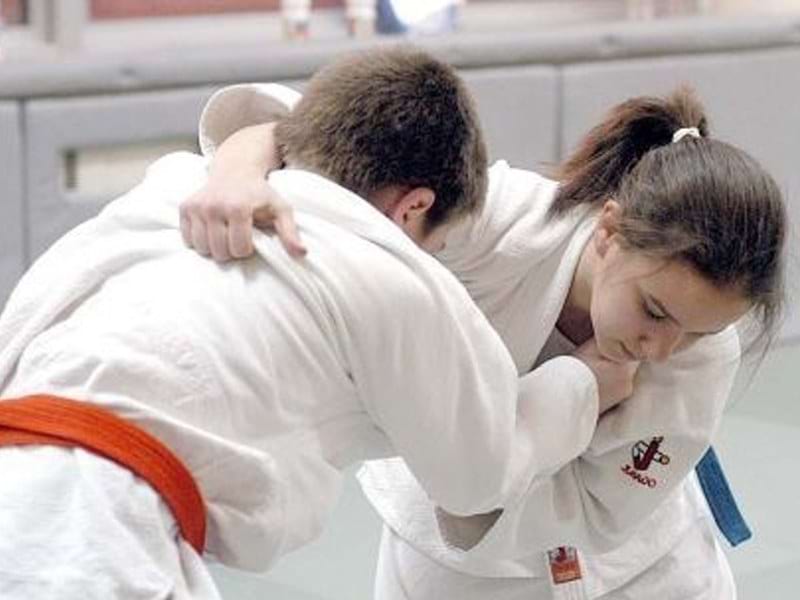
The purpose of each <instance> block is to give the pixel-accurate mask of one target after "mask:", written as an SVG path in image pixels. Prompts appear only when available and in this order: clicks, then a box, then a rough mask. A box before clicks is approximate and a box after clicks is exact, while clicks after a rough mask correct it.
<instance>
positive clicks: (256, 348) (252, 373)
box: [0, 154, 597, 600]
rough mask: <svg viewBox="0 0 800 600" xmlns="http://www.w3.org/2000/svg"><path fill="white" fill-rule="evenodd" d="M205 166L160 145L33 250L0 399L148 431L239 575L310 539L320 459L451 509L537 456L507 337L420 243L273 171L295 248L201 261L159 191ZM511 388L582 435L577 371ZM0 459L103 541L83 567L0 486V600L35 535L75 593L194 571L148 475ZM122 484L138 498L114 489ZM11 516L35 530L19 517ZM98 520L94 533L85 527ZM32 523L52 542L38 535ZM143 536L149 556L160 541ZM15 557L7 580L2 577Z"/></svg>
mask: <svg viewBox="0 0 800 600" xmlns="http://www.w3.org/2000/svg"><path fill="white" fill-rule="evenodd" d="M205 167H206V162H205V161H204V160H203V159H202V158H201V157H198V156H194V155H191V154H175V155H169V156H167V157H165V158H163V159H161V160H160V161H158V162H157V163H156V164H155V165H153V166H152V167H151V168H150V170H149V172H148V175H147V177H146V179H145V181H144V182H143V183H142V184H141V185H140V186H138V187H137V188H135V189H134V190H133V191H132V192H130V193H129V194H127V195H126V196H124V197H122V198H120V199H119V200H117V201H115V202H112V203H111V204H110V205H109V206H108V207H106V209H104V210H103V211H102V213H101V214H100V215H99V216H98V217H96V218H95V219H92V220H91V221H89V222H87V223H85V224H84V225H82V226H80V227H78V228H76V229H75V230H73V231H72V232H71V233H69V234H68V235H66V236H65V237H64V238H62V239H61V240H60V241H59V242H57V243H56V244H55V245H54V246H53V247H52V248H51V249H50V250H49V251H48V252H47V253H46V254H45V255H44V256H43V257H41V258H40V259H39V260H38V261H37V262H36V264H35V265H34V266H33V267H32V268H31V270H30V271H29V272H28V273H27V274H26V275H25V277H24V278H23V280H22V281H21V282H20V284H19V286H18V287H17V288H16V290H15V291H14V293H13V295H12V297H11V298H10V300H9V302H8V305H7V307H6V310H5V312H4V313H3V315H2V319H0V348H1V349H2V350H1V351H0V390H1V394H2V397H6V398H9V397H18V396H23V395H27V394H35V393H52V394H57V395H62V396H66V397H71V398H75V399H81V400H85V401H87V402H92V403H96V404H98V405H101V406H103V407H105V408H107V409H110V410H112V411H114V412H115V413H117V414H119V415H121V416H123V417H124V418H126V419H128V420H130V421H131V422H133V423H135V424H137V425H138V426H140V427H142V428H143V429H145V430H148V431H150V432H151V433H153V434H155V435H156V436H157V437H158V438H159V439H160V440H161V441H162V442H164V443H165V444H166V445H167V446H168V447H169V448H171V449H172V451H173V452H174V453H175V454H176V455H177V456H178V457H179V458H181V459H182V461H183V462H184V463H185V464H186V466H187V467H188V468H189V469H190V471H191V472H192V474H193V476H194V477H195V479H196V480H197V483H198V484H199V487H200V490H201V492H202V494H203V497H204V499H205V501H206V503H207V507H208V521H209V522H208V540H207V551H208V554H209V556H210V557H211V558H213V559H216V560H219V561H221V562H223V563H224V564H226V565H230V566H234V567H240V568H245V569H252V570H264V569H266V568H267V567H269V566H270V565H271V564H272V563H273V562H274V561H275V560H276V559H277V558H278V557H280V556H281V555H283V554H285V553H286V552H288V551H290V550H292V549H294V548H297V547H299V546H300V545H302V544H304V543H306V542H308V541H310V540H312V539H314V538H315V537H316V536H317V535H318V534H319V532H320V530H321V529H322V527H323V524H324V522H325V519H326V517H327V515H328V513H329V511H330V510H331V508H332V506H333V503H334V501H335V499H336V497H337V494H338V490H339V486H340V479H341V474H340V469H342V468H343V467H345V466H347V465H349V464H351V463H353V462H355V461H359V460H363V459H374V458H380V457H384V456H391V455H395V454H398V453H399V454H401V455H403V456H404V457H405V458H406V460H407V461H408V464H409V465H411V468H412V469H413V470H414V472H415V474H416V476H417V477H418V478H419V480H420V481H421V482H423V485H424V486H425V488H426V489H427V492H428V493H430V494H431V496H432V497H434V498H436V501H437V503H438V504H440V505H442V506H445V507H447V509H448V510H450V511H452V512H455V513H458V514H470V513H473V512H476V511H485V510H490V509H492V508H494V507H496V506H499V505H500V504H501V502H502V500H503V498H504V497H505V496H506V495H507V494H508V493H509V492H510V490H511V488H512V486H514V485H516V484H517V483H518V482H519V481H521V479H520V477H524V476H525V475H526V473H528V472H531V471H532V470H535V469H538V468H539V467H538V465H535V464H532V463H531V456H535V455H536V444H535V441H536V440H537V439H538V435H539V434H538V429H537V428H538V427H539V425H538V424H536V423H534V422H533V421H532V420H530V419H528V416H527V415H526V414H524V413H523V414H522V415H521V416H520V417H519V418H518V417H517V414H516V407H517V391H518V381H517V373H516V369H515V367H514V364H513V362H512V360H511V358H510V356H509V354H508V352H507V350H506V349H505V347H504V346H503V344H502V341H501V340H500V339H499V337H498V336H497V334H496V333H495V332H494V330H493V329H492V328H491V326H490V325H489V324H488V323H487V322H486V320H485V318H484V316H483V315H482V313H481V312H480V311H479V310H478V309H477V308H476V307H475V306H474V304H473V303H472V302H471V300H470V299H469V296H468V295H467V293H466V291H465V290H464V288H463V287H462V286H461V285H460V284H459V283H458V282H457V280H456V279H455V278H454V277H453V276H452V275H451V274H450V273H449V272H448V271H446V270H445V269H444V268H443V267H442V266H441V265H440V264H439V263H438V262H437V261H436V260H435V259H434V258H433V257H431V256H429V255H427V254H426V253H424V252H423V251H421V250H420V249H419V248H417V246H416V245H415V244H414V243H413V242H412V241H411V240H410V239H409V238H408V237H406V236H405V234H403V233H402V231H401V230H400V229H399V228H397V227H396V226H395V225H394V224H393V223H391V222H390V221H389V220H388V219H386V218H385V217H384V216H383V215H381V214H380V213H379V212H378V211H377V210H375V209H374V208H373V207H372V206H370V205H369V204H367V203H366V202H365V201H363V200H362V199H361V198H359V197H357V196H355V195H354V194H352V193H350V192H348V191H347V190H344V189H343V188H341V187H339V186H337V185H335V184H333V183H332V182H330V181H328V180H325V179H323V178H322V177H319V176H317V175H314V174H312V173H310V172H306V171H301V170H286V171H282V172H279V173H275V174H274V175H273V176H272V177H271V178H270V183H271V184H272V185H273V186H274V187H275V189H277V190H279V192H280V193H281V194H282V196H283V197H285V198H287V200H289V201H290V202H291V203H292V204H293V206H294V207H295V209H296V211H297V213H296V214H297V217H298V224H299V227H300V232H301V234H302V235H303V239H304V241H305V243H306V244H307V245H308V248H309V254H308V256H307V257H306V258H305V259H304V260H302V261H296V260H294V259H291V258H290V257H288V255H286V254H285V252H284V251H283V249H282V247H281V246H280V244H279V242H278V241H277V240H276V239H273V238H272V237H269V236H267V235H265V234H258V235H257V239H256V240H255V245H256V249H257V256H255V257H253V258H251V259H249V260H247V261H244V262H239V263H235V264H230V265H224V266H220V265H218V264H215V263H214V262H213V261H211V260H208V259H205V258H203V257H201V256H199V255H197V254H196V253H194V252H193V251H190V250H188V249H187V248H185V247H184V246H183V243H182V240H181V236H180V233H179V228H178V205H179V203H180V202H181V201H182V200H183V199H184V198H186V197H187V195H189V194H190V193H191V192H192V191H194V190H196V189H197V188H198V187H199V186H200V185H202V184H203V183H204V182H205V180H206V170H205ZM527 382H528V383H527V384H525V385H527V386H529V387H532V388H534V389H537V390H538V389H543V390H549V392H550V393H553V394H557V395H564V394H566V393H567V391H566V390H576V392H575V394H574V396H575V398H576V400H575V402H574V403H573V404H572V405H570V404H568V403H564V404H562V405H561V406H562V407H563V408H558V409H557V412H558V413H559V414H560V417H561V418H562V419H563V420H564V421H565V422H567V421H570V420H573V419H578V420H579V421H580V423H581V425H579V427H582V428H583V431H584V435H583V437H582V438H581V439H579V440H578V441H577V442H571V444H575V443H577V444H580V445H582V447H583V446H585V445H586V444H587V443H588V439H589V437H590V436H591V431H592V430H593V429H594V424H595V421H596V411H597V395H596V383H595V381H594V378H593V376H592V375H591V373H590V371H589V370H588V369H587V368H586V367H585V366H584V365H583V364H582V363H580V362H579V361H576V360H575V359H572V358H566V359H564V360H562V361H560V362H558V363H557V364H554V366H553V369H552V372H551V374H550V376H539V375H535V376H532V377H530V378H528V379H527ZM545 396H546V394H545ZM548 422H549V421H548ZM43 450H47V451H48V452H43ZM569 451H570V452H574V451H575V450H572V449H570V450H569ZM37 456H38V457H44V458H43V460H44V459H46V458H47V457H51V458H52V457H53V456H58V457H60V458H56V459H53V460H52V462H51V463H46V462H41V461H39V464H40V465H41V466H40V467H39V468H38V469H35V470H34V471H31V470H30V468H29V467H28V466H25V465H31V464H33V463H36V462H37V461H36V460H35V457H37ZM32 457H33V458H32ZM0 459H4V461H5V462H3V480H4V481H3V483H4V484H5V485H7V486H9V487H10V488H13V489H16V490H18V491H24V489H25V488H26V486H27V488H28V489H29V490H31V492H32V493H33V496H34V497H36V495H37V493H36V492H37V491H38V492H41V493H45V495H47V496H48V497H49V496H54V497H58V496H59V492H58V490H59V489H60V487H59V486H60V484H58V483H55V484H54V483H53V482H61V481H63V482H69V483H70V485H73V487H72V488H71V489H72V492H71V496H70V497H74V498H80V499H81V501H80V503H76V504H71V505H70V510H66V511H62V512H61V513H60V514H63V515H66V516H70V515H71V514H72V513H71V508H73V507H74V508H76V509H77V508H78V507H82V508H81V510H80V511H79V512H81V514H86V511H87V510H88V511H89V513H88V514H91V509H92V507H94V509H95V510H96V512H97V513H99V514H101V515H105V517H106V518H105V520H101V521H100V523H102V525H101V526H98V527H97V528H96V529H97V530H98V531H99V532H100V533H99V534H98V536H93V537H92V538H91V539H92V540H93V541H96V542H97V543H98V544H101V545H102V544H104V543H106V542H109V543H111V544H113V545H114V546H115V550H116V551H115V552H114V553H106V554H105V555H104V556H103V557H102V560H101V561H100V562H95V558H96V556H95V554H96V552H93V553H90V552H88V551H87V550H86V545H87V544H88V543H89V542H88V541H87V539H83V538H82V537H81V535H82V532H84V529H83V528H82V527H80V526H74V527H69V528H67V529H61V528H60V527H59V526H57V525H55V524H53V523H52V522H51V521H52V518H53V514H54V513H53V512H52V510H55V509H54V508H53V507H52V506H51V505H50V504H48V503H47V502H44V503H43V504H42V505H39V504H37V501H36V500H33V501H32V503H31V504H26V503H25V502H23V501H22V500H21V498H23V497H28V498H30V497H31V496H30V495H27V494H23V495H22V496H20V495H19V494H17V495H16V496H15V495H13V494H12V495H10V496H8V497H6V498H5V499H4V498H3V497H0V519H3V518H7V519H8V520H9V521H10V522H13V523H17V525H16V529H13V530H12V531H15V532H16V535H11V536H5V530H4V535H3V536H0V537H3V538H4V540H3V541H2V542H0V591H3V592H4V593H3V594H0V596H2V597H3V598H11V599H13V600H18V599H19V600H21V599H22V598H25V600H28V599H29V598H30V597H32V596H31V594H32V593H33V592H32V591H31V590H36V594H33V595H34V596H35V595H37V594H39V590H40V587H41V585H44V583H43V581H45V582H46V580H47V579H48V578H49V577H50V574H52V573H54V572H56V571H48V572H47V573H44V574H42V565H48V564H51V563H52V556H51V555H50V551H51V550H52V548H58V549H63V548H68V549H69V552H67V555H66V556H65V557H62V563H63V565H64V570H63V572H61V574H60V575H58V577H59V578H60V577H69V578H71V579H70V581H73V582H77V583H75V584H74V586H73V587H74V589H83V590H84V592H83V593H84V594H85V595H84V596H80V597H81V598H85V597H94V596H91V594H92V590H96V597H98V598H100V597H104V598H109V597H112V596H109V595H108V594H107V592H106V591H105V590H106V589H107V588H105V587H102V588H101V587H96V586H99V585H101V584H100V583H97V581H98V580H97V577H95V575H96V574H97V573H100V574H101V575H105V576H106V577H107V578H108V581H107V583H109V584H110V585H111V586H112V588H111V589H114V590H118V592H117V593H118V596H116V597H120V598H126V599H128V598H138V597H143V598H144V597H148V598H149V597H150V596H147V595H146V594H148V593H153V590H152V589H151V588H152V586H151V587H150V588H148V587H147V585H148V583H147V582H150V583H152V577H144V578H142V577H141V573H147V572H148V568H149V567H152V569H153V572H157V573H160V574H161V575H162V576H163V578H164V580H165V581H166V583H165V584H164V585H165V586H167V587H168V586H169V583H170V582H171V581H172V583H173V587H174V589H175V590H176V591H175V592H174V594H175V598H183V596H180V595H179V594H178V591H177V590H178V589H179V587H180V586H179V585H178V583H177V582H178V581H179V580H181V579H182V578H183V579H185V580H186V581H190V582H191V581H194V580H196V579H198V578H200V577H201V575H202V573H201V571H202V569H201V567H200V566H199V561H197V556H196V555H193V556H190V558H189V559H185V557H183V556H182V555H181V552H183V551H184V550H186V547H185V544H182V542H181V541H180V540H178V539H177V534H176V533H175V527H174V522H172V521H171V520H170V518H169V517H170V515H168V514H163V513H164V507H163V503H161V501H160V499H158V498H157V497H153V496H154V494H152V493H151V494H150V495H149V496H148V495H147V492H146V490H147V489H148V486H146V485H145V484H143V483H141V482H138V480H137V483H136V485H135V486H133V487H130V488H126V486H127V485H128V483H127V480H126V478H125V476H124V475H123V476H122V482H119V483H109V482H108V481H106V480H107V479H108V478H106V477H104V476H103V475H102V473H103V472H104V469H107V468H108V467H109V466H110V467H111V468H112V469H113V468H114V465H113V464H111V463H107V461H103V459H99V458H97V457H94V456H92V455H88V454H87V453H84V452H82V451H80V450H75V451H63V450H60V449H49V448H30V449H17V448H14V449H8V448H5V449H0ZM458 467H463V468H458ZM120 471H122V472H123V473H124V474H127V473H126V472H125V471H123V470H121V469H120ZM66 472H72V473H76V474H81V475H80V477H78V478H79V479H80V482H79V483H75V482H74V481H73V478H71V477H67V478H65V477H64V473H66ZM32 473H38V475H36V477H34V479H33V480H31V479H30V478H31V477H32ZM134 488H135V489H134ZM100 489H102V490H104V491H103V493H96V492H97V490H100ZM143 489H144V490H145V491H142V490H143ZM126 490H127V491H126ZM131 490H133V491H131ZM136 494H143V495H144V496H147V497H148V498H149V500H148V502H146V503H143V502H142V503H133V502H132V500H131V498H132V497H134V496H135V495H136ZM121 502H122V503H123V504H121ZM2 509H6V513H5V514H2ZM51 509H52V510H51ZM87 518H88V517H87ZM57 521H58V519H56V522H57ZM30 522H38V523H46V524H47V525H46V526H45V528H46V531H44V532H42V531H39V530H36V531H33V530H28V529H26V527H25V526H23V524H24V523H30ZM148 524H149V525H148ZM41 527H42V526H40V528H41ZM103 530H108V531H112V530H113V531H116V533H115V534H113V535H110V537H109V538H108V540H104V539H103V537H102V531H103ZM53 531H60V533H59V535H58V536H56V538H57V539H53V540H52V541H51V543H50V544H49V545H48V544H42V543H41V542H42V540H43V539H49V538H50V537H51V536H50V534H52V532H53ZM92 531H94V530H92ZM165 540H171V543H172V545H173V546H174V547H173V548H172V551H171V553H170V552H167V551H164V552H162V550H163V548H162V547H163V544H164V541H165ZM28 542H29V543H28ZM95 550H96V549H95ZM128 550H130V551H131V554H130V555H131V556H140V560H139V562H137V565H138V566H137V567H136V568H135V569H133V567H132V569H133V570H126V569H125V568H124V567H120V566H119V564H118V563H117V564H116V566H115V564H114V557H117V556H120V555H124V554H125V552H127V551H128ZM164 554H170V556H171V559H170V560H166V559H164ZM189 554H191V552H189ZM20 556H24V557H25V558H24V561H23V562H24V564H25V565H27V566H26V569H25V572H26V576H25V577H23V578H22V580H17V579H14V580H13V581H12V582H11V583H9V584H8V585H9V586H10V587H8V588H7V589H3V587H2V586H3V585H4V583H3V582H4V581H5V582H6V583H8V582H9V581H11V579H4V577H5V575H4V574H8V573H11V572H12V571H14V569H16V566H15V565H17V566H18V564H19V562H20V560H19V557H20ZM90 557H91V558H90ZM187 560H188V561H189V562H187ZM189 563H191V564H189ZM175 564H177V565H179V566H180V569H178V572H177V573H176V572H175V569H174V568H172V567H174V565H175ZM181 571H183V573H181ZM14 572H15V573H16V571H14ZM64 573H68V575H65V574H64ZM198 573H200V574H198ZM9 577H10V576H9ZM101 579H102V577H101ZM142 579H143V580H142ZM206 579H207V576H206ZM59 581H60V583H61V584H62V585H61V586H60V587H61V589H62V590H63V589H67V588H66V587H64V585H63V584H64V580H63V579H57V581H56V583H59ZM206 583H208V582H206ZM126 585H127V586H128V587H126ZM180 585H183V586H184V587H190V584H189V583H186V582H184V583H181V584H180ZM142 586H145V587H144V589H143V588H142ZM56 587H57V588H58V587H59V586H58V585H57V586H56ZM213 594H214V593H213V591H211V588H207V590H206V591H205V592H204V593H203V594H200V593H196V594H193V595H192V594H189V595H187V596H186V597H203V598H211V597H214V595H213ZM41 596H42V597H44V594H41ZM59 597H60V598H70V599H71V598H72V597H75V598H77V596H69V594H66V595H62V596H59Z"/></svg>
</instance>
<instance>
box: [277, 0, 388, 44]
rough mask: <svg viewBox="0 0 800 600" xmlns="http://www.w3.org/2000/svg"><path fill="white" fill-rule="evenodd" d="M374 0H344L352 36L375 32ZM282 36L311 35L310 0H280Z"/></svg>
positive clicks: (304, 38)
mask: <svg viewBox="0 0 800 600" xmlns="http://www.w3.org/2000/svg"><path fill="white" fill-rule="evenodd" d="M375 3H376V0H345V2H344V12H345V19H346V20H347V30H348V33H349V34H350V36H352V37H359V38H360V37H369V36H371V35H372V34H374V33H375V14H376V10H375ZM281 12H282V16H283V32H284V37H285V38H286V39H289V40H306V39H308V38H309V37H310V36H311V29H310V22H311V0H281Z"/></svg>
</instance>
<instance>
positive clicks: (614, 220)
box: [594, 200, 622, 256]
mask: <svg viewBox="0 0 800 600" xmlns="http://www.w3.org/2000/svg"><path fill="white" fill-rule="evenodd" d="M621 220H622V207H621V206H620V205H619V203H618V202H616V201H615V200H607V201H606V203H605V204H603V208H602V209H600V216H599V217H598V219H597V225H596V226H595V230H594V246H595V250H596V251H597V254H599V255H600V256H605V254H606V252H608V249H609V247H610V246H611V242H612V239H613V238H614V236H615V235H617V234H618V233H619V226H620V222H621Z"/></svg>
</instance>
